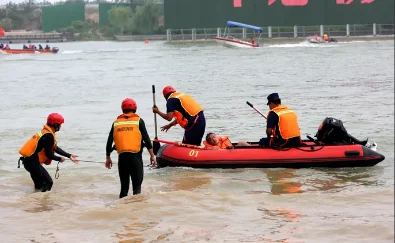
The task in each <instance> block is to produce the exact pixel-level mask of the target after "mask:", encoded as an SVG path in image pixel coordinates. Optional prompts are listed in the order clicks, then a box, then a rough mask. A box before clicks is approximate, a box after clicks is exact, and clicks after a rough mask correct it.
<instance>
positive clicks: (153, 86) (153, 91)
mask: <svg viewBox="0 0 395 243" xmlns="http://www.w3.org/2000/svg"><path fill="white" fill-rule="evenodd" d="M152 93H153V94H155V85H154V84H153V85H152Z"/></svg>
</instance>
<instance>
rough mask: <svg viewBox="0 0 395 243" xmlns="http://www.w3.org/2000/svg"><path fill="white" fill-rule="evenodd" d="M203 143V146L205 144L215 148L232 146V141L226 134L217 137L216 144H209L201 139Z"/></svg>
mask: <svg viewBox="0 0 395 243" xmlns="http://www.w3.org/2000/svg"><path fill="white" fill-rule="evenodd" d="M203 144H204V146H206V148H216V149H226V148H227V147H229V146H232V142H231V141H230V140H229V138H228V137H226V136H223V137H218V144H217V145H211V144H209V143H208V142H207V141H203Z"/></svg>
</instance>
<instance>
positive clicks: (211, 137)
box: [203, 132, 250, 149]
mask: <svg viewBox="0 0 395 243" xmlns="http://www.w3.org/2000/svg"><path fill="white" fill-rule="evenodd" d="M203 144H204V146H205V147H206V148H215V149H226V148H233V144H232V142H231V141H230V140H229V138H228V137H227V136H218V135H216V134H215V133H212V132H210V133H207V135H206V141H203ZM235 146H250V144H249V143H247V142H244V141H240V142H239V143H238V144H236V145H235Z"/></svg>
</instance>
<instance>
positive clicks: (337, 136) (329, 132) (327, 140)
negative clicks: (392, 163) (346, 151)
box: [315, 117, 367, 145]
mask: <svg viewBox="0 0 395 243" xmlns="http://www.w3.org/2000/svg"><path fill="white" fill-rule="evenodd" d="M315 136H316V137H317V140H318V141H320V142H321V143H324V144H350V143H355V144H361V145H365V144H366V143H367V141H359V140H358V139H356V138H354V137H353V136H351V135H350V134H348V132H347V130H346V128H345V127H344V125H343V122H342V121H341V120H339V119H336V118H332V117H327V118H325V119H324V121H323V122H322V123H321V125H320V126H319V128H318V131H317V134H316V135H315Z"/></svg>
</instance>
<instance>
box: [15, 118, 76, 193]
mask: <svg viewBox="0 0 395 243" xmlns="http://www.w3.org/2000/svg"><path fill="white" fill-rule="evenodd" d="M63 123H64V118H63V116H62V115H60V114H58V113H51V114H49V115H48V118H47V124H45V125H44V127H43V129H42V130H41V131H39V132H38V133H36V134H34V135H33V137H31V138H30V139H29V140H28V141H27V142H26V143H25V144H24V145H23V146H22V148H21V149H20V150H19V153H20V154H21V155H22V156H23V157H21V160H22V161H23V166H24V167H25V169H26V170H27V171H28V172H29V173H30V176H31V178H32V180H33V182H34V187H35V188H36V189H37V190H41V191H42V192H45V191H50V190H51V188H52V185H53V181H52V178H51V176H50V175H49V174H48V172H47V170H46V169H45V168H44V167H43V166H42V164H46V165H49V164H51V161H52V160H56V161H59V162H63V161H65V158H64V157H59V156H56V155H55V154H54V152H55V153H57V154H60V155H62V156H65V157H67V158H70V159H71V160H72V161H73V162H74V163H75V164H77V163H78V160H77V157H78V156H77V155H74V154H69V153H67V152H65V151H63V150H62V149H61V148H59V147H58V146H57V144H56V137H55V133H56V132H58V131H59V130H60V127H61V126H62V124H63Z"/></svg>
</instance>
